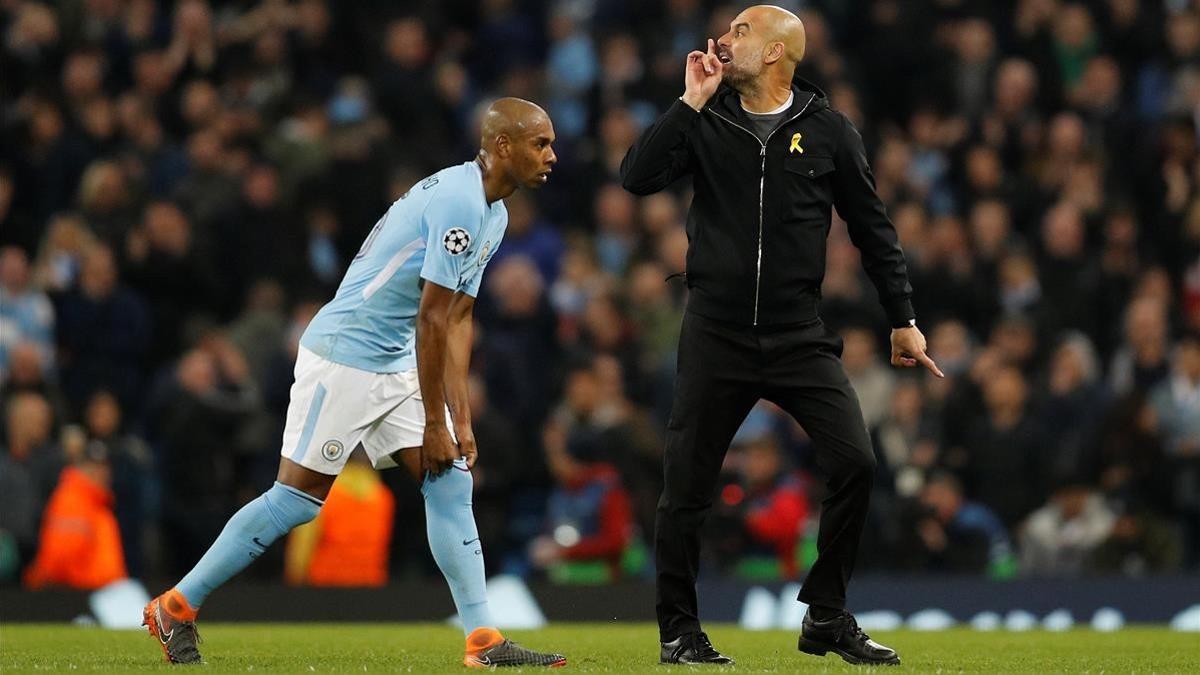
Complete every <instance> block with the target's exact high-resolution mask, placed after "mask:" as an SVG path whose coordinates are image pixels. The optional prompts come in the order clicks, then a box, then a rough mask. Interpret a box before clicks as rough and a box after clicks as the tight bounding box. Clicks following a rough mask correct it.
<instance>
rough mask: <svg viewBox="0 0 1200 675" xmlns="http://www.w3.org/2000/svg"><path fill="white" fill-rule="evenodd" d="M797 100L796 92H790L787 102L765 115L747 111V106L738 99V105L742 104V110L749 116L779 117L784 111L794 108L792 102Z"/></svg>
mask: <svg viewBox="0 0 1200 675" xmlns="http://www.w3.org/2000/svg"><path fill="white" fill-rule="evenodd" d="M795 98H796V92H795V90H792V91H789V92H788V97H787V100H786V101H784V102H783V105H781V106H779V107H778V108H776V109H774V110H769V111H767V112H764V113H756V112H751V111H749V110H746V104H744V103H742V102H741V99H738V103H740V104H741V106H742V110H744V111H745V112H746V114H747V115H778V114H779V113H781V112H783V111H784V110H787V109H788V108H790V107H792V101H793V100H794V99H795Z"/></svg>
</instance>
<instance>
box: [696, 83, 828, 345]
mask: <svg viewBox="0 0 1200 675" xmlns="http://www.w3.org/2000/svg"><path fill="white" fill-rule="evenodd" d="M815 98H816V95H815V94H814V95H813V96H812V97H810V98H809V99H808V101H806V102H805V103H804V107H802V108H800V112H798V113H796V114H795V115H792V116H791V117H789V118H787V119H786V120H784V121H783V122H780V123H779V124H777V125H776V126H775V128H774V129H772V130H771V133H769V134H767V139H766V140H765V141H764V140H759V138H758V134H756V133H754V132H753V131H750V130H749V129H747V128H746V127H744V126H742V125H740V124H738V123H737V122H734V121H733V120H731V119H729V118H728V117H725V116H724V115H722V114H721V113H718V112H715V111H714V110H713V109H712V108H705V110H707V111H708V112H710V113H712V114H713V115H715V116H716V117H717V119H720V120H724V121H725V122H726V123H727V124H731V125H733V126H735V127H737V128H738V129H741V130H742V131H744V132H746V133H748V134H750V135H751V136H753V137H754V140H755V141H758V144H759V145H760V146H761V148H762V149H761V150H760V151H759V153H758V156H759V157H760V158H761V159H762V162H761V163H760V165H759V169H758V170H759V174H758V259H757V261H756V262H755V269H754V325H755V326H757V325H758V290H759V286H761V285H762V254H763V189H764V185H765V183H766V180H767V143H769V142H770V140H771V137H772V136H774V135H775V132H776V131H779V130H780V129H782V128H783V127H784V126H786V125H788V124H791V123H792V121H793V120H795V119H796V118H797V117H799V116H801V115H803V114H804V111H805V110H808V106H809V105H810V104H811V103H812V102H813V99H815Z"/></svg>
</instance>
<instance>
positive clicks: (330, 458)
mask: <svg viewBox="0 0 1200 675" xmlns="http://www.w3.org/2000/svg"><path fill="white" fill-rule="evenodd" d="M345 449H346V448H345V446H343V445H342V442H341V441H325V445H322V446H321V456H322V457H324V458H325V461H327V462H334V461H337V458H338V457H341V456H342V452H343V451H344V450H345Z"/></svg>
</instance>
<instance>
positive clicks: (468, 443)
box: [454, 422, 479, 469]
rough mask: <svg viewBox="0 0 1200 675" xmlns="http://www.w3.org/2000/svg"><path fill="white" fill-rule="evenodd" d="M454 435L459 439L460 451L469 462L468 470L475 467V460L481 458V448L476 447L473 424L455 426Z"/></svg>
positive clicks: (456, 424)
mask: <svg viewBox="0 0 1200 675" xmlns="http://www.w3.org/2000/svg"><path fill="white" fill-rule="evenodd" d="M454 435H455V436H457V437H458V451H459V453H460V454H462V456H463V457H465V458H466V460H467V468H468V469H470V468H472V467H474V466H475V459H476V458H478V457H479V448H477V447H476V446H475V431H474V430H473V429H472V428H471V423H470V422H467V423H466V424H459V423H457V422H456V423H455V424H454Z"/></svg>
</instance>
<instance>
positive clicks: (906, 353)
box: [892, 326, 946, 377]
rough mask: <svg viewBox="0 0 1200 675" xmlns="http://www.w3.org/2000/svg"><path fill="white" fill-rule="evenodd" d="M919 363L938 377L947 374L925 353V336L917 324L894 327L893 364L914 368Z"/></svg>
mask: <svg viewBox="0 0 1200 675" xmlns="http://www.w3.org/2000/svg"><path fill="white" fill-rule="evenodd" d="M918 363H919V364H921V365H922V366H925V367H926V368H928V369H929V372H931V373H933V374H934V375H937V376H938V377H945V376H946V375H945V373H943V372H942V371H941V369H940V368H938V367H937V364H936V363H934V362H933V359H931V358H929V355H928V354H926V353H925V336H924V335H922V334H921V331H920V329H918V328H917V327H916V326H911V327H909V328H894V329H892V365H893V366H900V367H903V368H912V367H914V366H916V365H917V364H918Z"/></svg>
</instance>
